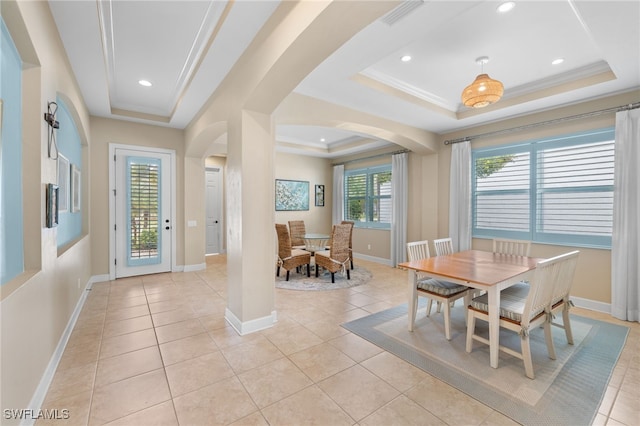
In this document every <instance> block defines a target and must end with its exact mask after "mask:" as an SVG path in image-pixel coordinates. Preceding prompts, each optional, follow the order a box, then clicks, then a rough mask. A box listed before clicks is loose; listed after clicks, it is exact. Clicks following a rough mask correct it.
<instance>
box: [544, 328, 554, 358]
mask: <svg viewBox="0 0 640 426" xmlns="http://www.w3.org/2000/svg"><path fill="white" fill-rule="evenodd" d="M544 340H545V341H546V342H547V352H548V353H549V358H551V359H556V348H555V347H554V346H553V333H552V332H551V323H550V322H549V321H547V322H545V323H544Z"/></svg>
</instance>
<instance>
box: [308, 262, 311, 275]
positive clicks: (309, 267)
mask: <svg viewBox="0 0 640 426" xmlns="http://www.w3.org/2000/svg"><path fill="white" fill-rule="evenodd" d="M310 276H311V264H310V263H307V277H310Z"/></svg>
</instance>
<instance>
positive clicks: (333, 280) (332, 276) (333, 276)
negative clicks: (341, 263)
mask: <svg viewBox="0 0 640 426" xmlns="http://www.w3.org/2000/svg"><path fill="white" fill-rule="evenodd" d="M335 282H336V273H335V272H332V273H331V284H335Z"/></svg>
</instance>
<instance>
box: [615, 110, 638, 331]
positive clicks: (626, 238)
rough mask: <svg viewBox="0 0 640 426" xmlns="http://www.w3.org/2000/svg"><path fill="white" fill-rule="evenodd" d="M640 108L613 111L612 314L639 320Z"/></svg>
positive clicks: (621, 317) (625, 318) (616, 316)
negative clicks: (614, 139)
mask: <svg viewBox="0 0 640 426" xmlns="http://www.w3.org/2000/svg"><path fill="white" fill-rule="evenodd" d="M639 164H640V109H634V110H628V111H620V112H618V113H617V114H616V142H615V172H614V173H615V174H614V190H613V233H612V238H611V315H612V316H613V317H615V318H618V319H621V320H625V321H640V315H639V305H640V291H639V289H640V251H639V249H638V240H640V227H639V226H638V218H640V173H639V172H638V165H639Z"/></svg>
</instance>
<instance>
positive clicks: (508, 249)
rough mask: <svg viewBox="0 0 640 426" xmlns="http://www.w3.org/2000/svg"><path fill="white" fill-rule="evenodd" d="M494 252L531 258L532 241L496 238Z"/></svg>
mask: <svg viewBox="0 0 640 426" xmlns="http://www.w3.org/2000/svg"><path fill="white" fill-rule="evenodd" d="M493 252H494V253H502V254H509V255H513V256H529V253H531V241H527V240H510V239H506V238H494V239H493Z"/></svg>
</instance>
